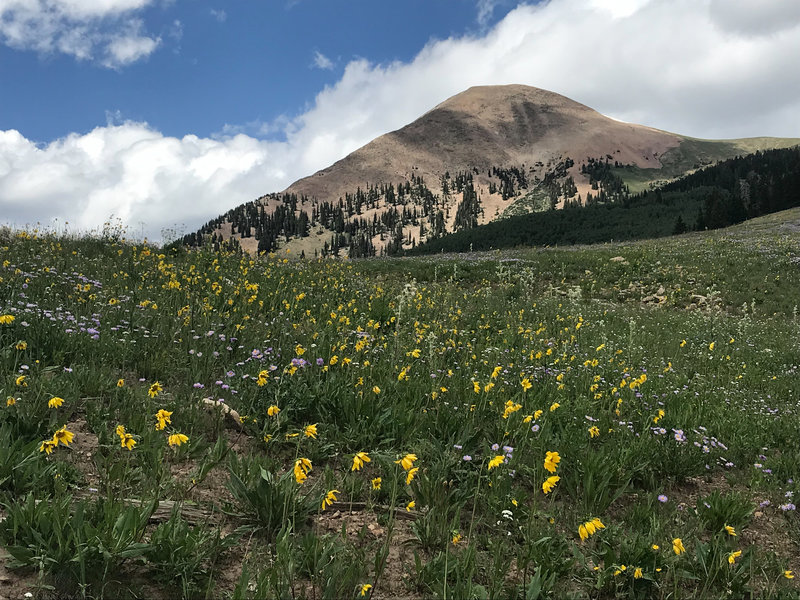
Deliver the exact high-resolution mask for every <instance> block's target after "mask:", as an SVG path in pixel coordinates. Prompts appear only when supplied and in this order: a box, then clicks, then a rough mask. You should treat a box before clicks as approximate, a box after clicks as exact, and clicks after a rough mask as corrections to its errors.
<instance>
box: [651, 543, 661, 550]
mask: <svg viewBox="0 0 800 600" xmlns="http://www.w3.org/2000/svg"><path fill="white" fill-rule="evenodd" d="M650 547H651V548H652V549H653V550H659V549H660V548H661V546H659V545H658V544H653V545H652V546H650Z"/></svg>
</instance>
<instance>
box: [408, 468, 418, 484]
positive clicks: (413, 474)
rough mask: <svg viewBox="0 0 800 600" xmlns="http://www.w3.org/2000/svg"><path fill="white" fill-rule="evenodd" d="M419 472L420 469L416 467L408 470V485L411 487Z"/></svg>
mask: <svg viewBox="0 0 800 600" xmlns="http://www.w3.org/2000/svg"><path fill="white" fill-rule="evenodd" d="M417 471H419V467H414V468H413V469H409V470H408V473H406V485H409V484H411V482H412V481H414V477H416V475H417Z"/></svg>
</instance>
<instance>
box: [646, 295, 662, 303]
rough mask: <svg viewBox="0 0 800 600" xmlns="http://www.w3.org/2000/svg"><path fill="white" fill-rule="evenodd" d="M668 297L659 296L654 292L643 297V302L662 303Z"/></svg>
mask: <svg viewBox="0 0 800 600" xmlns="http://www.w3.org/2000/svg"><path fill="white" fill-rule="evenodd" d="M666 299H667V297H666V296H659V295H657V294H652V295H650V296H645V297H644V298H642V304H661V303H662V302H664V301H665V300H666Z"/></svg>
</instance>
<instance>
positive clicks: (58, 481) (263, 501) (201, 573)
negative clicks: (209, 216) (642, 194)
mask: <svg viewBox="0 0 800 600" xmlns="http://www.w3.org/2000/svg"><path fill="white" fill-rule="evenodd" d="M798 211H800V209H793V210H792V211H788V212H787V211H784V212H780V213H774V214H772V215H769V216H767V217H759V218H756V219H753V220H750V221H747V222H746V223H742V224H739V225H737V226H734V227H731V228H726V229H720V230H714V231H703V232H695V233H690V234H688V235H685V236H678V237H671V238H667V239H663V240H644V241H637V242H628V243H613V244H603V245H595V246H575V247H570V248H524V249H515V250H502V251H492V252H483V253H478V252H473V253H470V254H467V255H463V254H459V255H448V254H445V255H436V256H424V257H411V258H409V257H402V258H384V259H366V260H359V261H334V260H322V259H320V260H303V261H287V260H285V255H283V254H281V255H278V256H272V257H270V256H265V257H262V258H261V259H260V260H258V261H255V260H252V259H251V257H249V256H243V255H240V254H238V253H234V252H225V251H222V252H214V251H212V250H211V248H209V247H206V248H201V249H198V250H197V251H191V252H190V251H187V250H186V249H185V248H180V247H176V248H171V249H159V248H155V247H152V246H149V245H147V244H140V243H137V244H132V243H125V242H124V241H121V240H119V239H115V238H114V237H113V236H107V237H106V238H100V237H97V238H84V239H80V238H78V237H77V236H74V235H73V236H64V237H56V236H54V235H51V234H48V233H44V234H43V233H42V232H41V231H39V232H36V231H30V232H26V231H21V232H12V231H10V230H8V229H5V230H4V229H2V228H0V365H1V366H2V375H1V376H0V386H2V389H3V390H4V396H5V403H4V404H3V407H2V410H0V516H2V519H0V558H2V561H0V582H2V588H0V589H2V592H1V594H2V596H4V597H6V598H14V599H17V598H23V597H24V595H25V594H26V593H30V594H31V595H32V596H33V597H34V598H40V599H43V600H49V599H53V598H82V597H87V598H120V599H125V598H150V599H153V600H172V599H175V598H185V599H187V600H188V599H194V598H230V599H232V600H233V599H237V600H256V599H263V598H297V599H298V600H299V599H301V598H319V599H324V598H365V599H366V600H369V599H370V598H405V599H407V600H422V599H427V598H445V597H450V598H517V599H521V598H536V597H538V598H560V597H562V596H563V595H564V591H565V590H570V594H571V596H572V597H574V598H597V599H611V598H619V599H626V600H639V599H642V598H674V597H677V595H678V594H676V592H675V590H680V593H679V595H680V597H681V598H729V597H730V598H787V599H788V598H797V597H798V594H799V593H800V577H796V574H797V573H800V555H798V552H797V545H798V542H800V528H798V513H797V508H796V505H795V504H796V502H797V500H796V498H797V497H798V494H800V468H799V465H800V436H798V435H797V423H798V418H800V406H798V401H797V398H798V395H797V390H798V384H800V372H799V371H798V356H799V355H800V347H799V346H798V340H799V339H800V336H798V318H797V311H798V296H797V290H798V289H800V269H798V264H800V235H798V226H800V214H798ZM623 566H624V568H623ZM362 590H363V591H364V592H365V593H364V594H363V595H362V594H361V591H362Z"/></svg>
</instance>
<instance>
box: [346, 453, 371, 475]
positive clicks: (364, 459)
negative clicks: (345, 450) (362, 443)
mask: <svg viewBox="0 0 800 600" xmlns="http://www.w3.org/2000/svg"><path fill="white" fill-rule="evenodd" d="M371 460H372V459H371V458H370V457H369V454H367V453H366V452H358V453H357V454H356V455H355V456H354V457H353V466H352V467H351V468H350V470H351V471H360V470H361V467H363V466H364V465H365V464H366V463H368V462H370V461H371Z"/></svg>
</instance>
